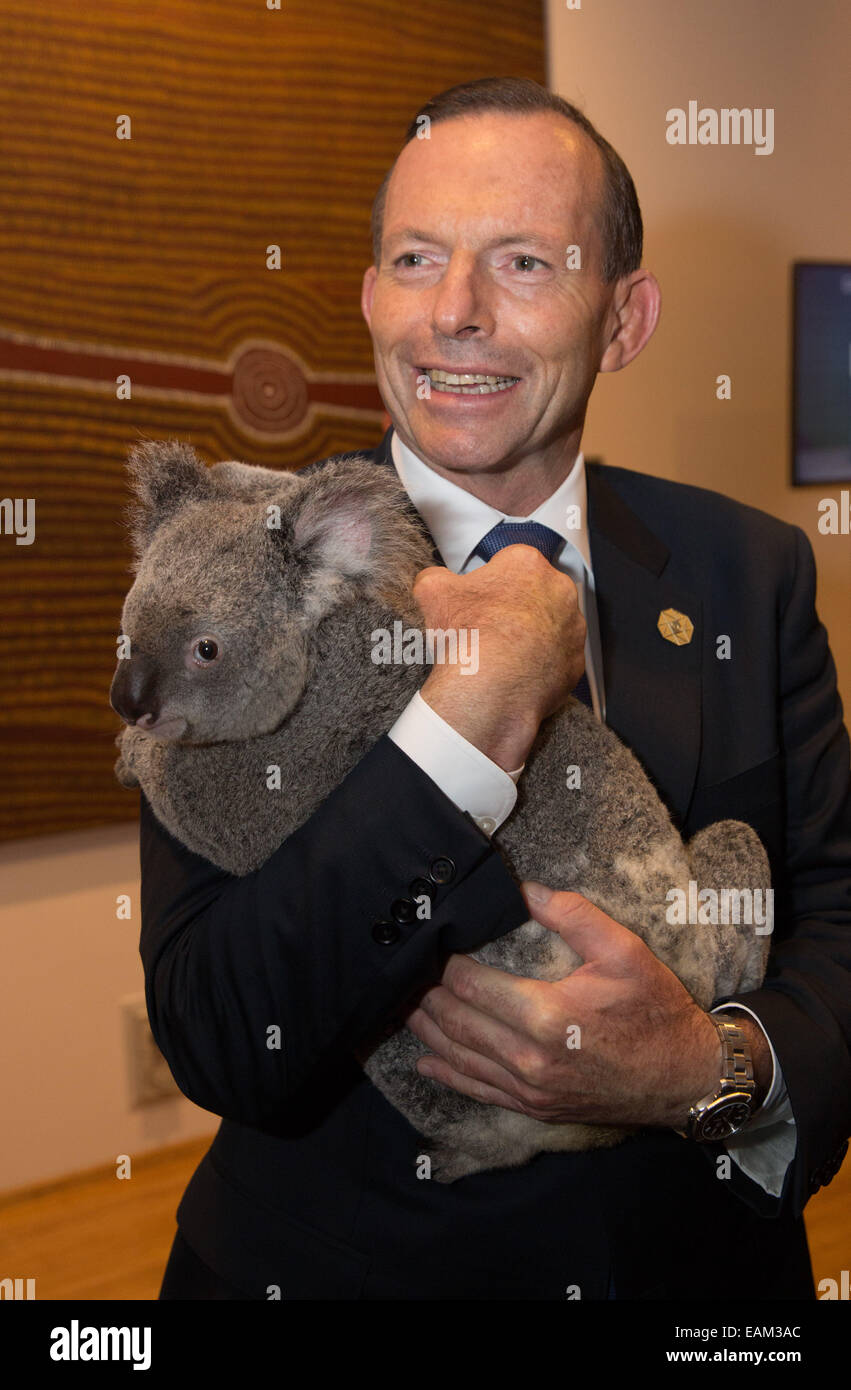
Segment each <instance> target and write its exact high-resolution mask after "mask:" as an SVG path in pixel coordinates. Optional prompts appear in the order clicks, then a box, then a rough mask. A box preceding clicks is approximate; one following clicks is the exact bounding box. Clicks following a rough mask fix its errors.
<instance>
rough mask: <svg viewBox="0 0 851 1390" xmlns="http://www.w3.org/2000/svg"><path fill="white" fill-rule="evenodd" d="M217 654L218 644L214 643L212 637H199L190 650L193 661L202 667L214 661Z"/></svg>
mask: <svg viewBox="0 0 851 1390" xmlns="http://www.w3.org/2000/svg"><path fill="white" fill-rule="evenodd" d="M218 654H219V644H218V642H214V641H213V639H212V637H199V638H198V641H197V642H196V643H195V646H194V647H193V648H192V655H193V656H194V658H195V660H196V661H198V662H200V663H201V664H202V665H206V664H207V663H209V662H210V661H215V660H216V657H217V656H218Z"/></svg>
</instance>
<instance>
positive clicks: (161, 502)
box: [127, 439, 214, 558]
mask: <svg viewBox="0 0 851 1390" xmlns="http://www.w3.org/2000/svg"><path fill="white" fill-rule="evenodd" d="M127 471H128V473H129V475H130V486H131V489H132V491H133V493H134V494H135V496H136V502H135V504H134V505H133V506H131V507H129V508H128V511H127V519H128V522H129V525H130V538H131V541H132V544H133V550H134V552H135V554H136V556H137V558H138V557H140V556H142V555H143V554H144V552H145V551H146V550H147V548H148V546H149V545H150V543H151V541H152V539H153V536H154V532H155V531H156V529H157V527H158V526H161V525H162V523H163V522H164V521H167V520H168V519H169V518H170V517H172V516H174V514H175V512H177V511H178V510H179V508H180V507H182V506H183V505H184V504H185V503H186V502H189V501H195V500H201V499H204V498H208V497H211V496H213V494H214V484H213V482H212V481H211V479H210V470H209V469H208V468H207V467H206V465H205V464H204V463H202V461H201V459H199V457H198V455H197V454H196V452H195V450H194V449H193V448H192V445H191V444H184V443H181V441H180V440H177V439H169V440H157V439H151V440H147V441H146V442H145V443H144V444H135V445H134V446H133V448H132V449H131V450H130V452H129V454H128V456H127Z"/></svg>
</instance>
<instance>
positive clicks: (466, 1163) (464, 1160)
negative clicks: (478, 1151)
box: [426, 1144, 493, 1183]
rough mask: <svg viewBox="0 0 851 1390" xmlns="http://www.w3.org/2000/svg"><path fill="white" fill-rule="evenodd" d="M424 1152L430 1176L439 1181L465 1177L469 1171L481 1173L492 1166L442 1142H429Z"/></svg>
mask: <svg viewBox="0 0 851 1390" xmlns="http://www.w3.org/2000/svg"><path fill="white" fill-rule="evenodd" d="M426 1153H427V1154H428V1158H429V1160H430V1162H431V1176H432V1178H433V1179H434V1181H435V1182H439V1183H451V1182H457V1181H458V1179H459V1178H467V1177H469V1176H470V1174H471V1173H481V1172H484V1171H485V1170H486V1169H488V1168H489V1167H492V1166H493V1165H492V1164H489V1163H487V1162H485V1161H484V1160H483V1159H481V1158H476V1157H474V1156H473V1155H472V1154H467V1153H463V1152H462V1150H461V1149H450V1148H449V1147H447V1146H445V1145H443V1144H430V1145H429V1148H428V1149H427V1150H426Z"/></svg>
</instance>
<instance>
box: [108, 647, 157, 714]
mask: <svg viewBox="0 0 851 1390" xmlns="http://www.w3.org/2000/svg"><path fill="white" fill-rule="evenodd" d="M109 703H110V704H111V705H112V708H113V709H114V710H115V713H116V714H118V715H120V716H121V718H122V719H123V720H124V722H125V724H135V723H136V721H137V720H139V719H142V718H143V717H144V715H146V714H147V715H150V719H149V720H148V723H151V724H152V723H154V721H155V720H157V719H158V718H159V715H160V702H159V696H158V694H157V691H156V670H155V668H154V665H153V662H151V661H150V660H149V659H148V658H147V657H145V656H143V655H141V654H140V653H136V654H134V655H133V656H131V657H129V658H126V659H125V660H123V661H119V663H118V667H117V669H116V672H115V675H114V676H113V678H112V685H111V686H110V688H109Z"/></svg>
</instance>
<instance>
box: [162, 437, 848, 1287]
mask: <svg viewBox="0 0 851 1390" xmlns="http://www.w3.org/2000/svg"><path fill="white" fill-rule="evenodd" d="M390 436H391V431H389V430H388V432H387V434H386V435H385V438H384V440H383V441H382V444H381V445H380V447H379V449H378V450H376V452H375V461H376V464H377V466H385V467H392V461H391V460H390V453H389V447H390ZM587 477H588V512H589V527H590V538H591V551H592V560H593V566H594V574H595V581H596V587H597V598H598V606H599V615H600V625H601V636H602V649H603V664H604V676H605V688H606V698H607V722H608V723H609V724H610V725H611V727H612V728H613V729H614V730H615V731H616V732H617V733H618V734H619V735H620V737H621V738H622V739H623V740H624V741H625V742H626V743H627V744H629V745H630V746H631V747H632V748H633V749H634V750H635V752H636V753H637V754H638V756H639V757H640V758H641V760H642V762H643V764H644V766H645V767H646V769H647V770H648V772H649V773H650V775H651V777H652V778H653V779H654V781H655V783H656V785H657V786H658V788H659V790H660V792H661V794H662V796H663V798H664V799H665V801H666V803H667V804H668V806H669V807H670V809H671V812H672V814H673V816H674V819H675V821H676V823H677V825H678V826H679V827H680V828H681V830H682V832H683V834H684V835H686V836H689V835H691V834H692V833H694V832H695V831H696V830H698V829H699V828H700V827H701V826H703V825H706V824H707V823H709V822H711V821H713V820H717V819H719V818H722V817H735V818H738V819H741V820H746V821H748V822H750V824H751V825H753V826H754V827H755V829H756V830H757V831H758V832H759V834H760V835H761V837H762V839H763V842H764V844H765V845H766V847H767V849H768V852H769V855H770V858H771V861H772V867H773V873H774V885H775V935H774V939H773V942H772V954H771V965H770V972H769V975H768V978H767V979H766V981H765V984H764V985H763V987H762V988H761V989H759V990H757V991H755V992H754V993H752V994H750V995H748V996H746V997H745V999H746V1002H747V1003H749V1004H750V1005H751V1006H752V1007H753V1009H754V1010H755V1012H756V1013H757V1015H758V1017H759V1018H760V1019H761V1020H762V1021H763V1023H764V1025H765V1027H766V1029H767V1031H768V1033H769V1036H770V1037H771V1039H772V1042H773V1044H774V1047H775V1049H776V1052H777V1055H778V1057H779V1060H780V1064H781V1066H782V1068H783V1073H784V1076H785V1079H786V1083H787V1086H788V1091H789V1096H790V1099H791V1104H792V1109H793V1111H794V1115H795V1119H796V1122H797V1152H796V1156H795V1160H794V1162H793V1164H792V1165H791V1167H790V1170H789V1172H788V1174H787V1180H786V1184H785V1188H784V1191H783V1193H782V1197H781V1199H780V1200H775V1199H774V1198H771V1197H769V1196H767V1195H766V1193H765V1192H764V1191H763V1190H762V1188H761V1187H759V1186H758V1185H757V1184H755V1183H753V1182H752V1181H751V1180H750V1179H748V1178H746V1177H745V1176H744V1175H743V1174H742V1173H741V1171H740V1170H739V1169H738V1168H737V1167H736V1165H735V1164H733V1165H732V1175H731V1176H730V1177H729V1179H723V1178H719V1177H718V1176H717V1175H716V1174H717V1170H716V1165H715V1158H716V1152H722V1150H720V1149H718V1150H717V1151H713V1150H712V1149H710V1148H708V1147H706V1146H697V1145H693V1144H690V1143H689V1142H687V1141H686V1140H684V1139H682V1138H680V1137H679V1136H677V1135H676V1134H674V1133H673V1132H669V1131H663V1130H658V1129H657V1130H650V1129H648V1130H645V1131H642V1133H641V1134H640V1135H638V1136H636V1137H635V1138H633V1139H631V1140H630V1141H628V1142H626V1143H623V1144H622V1145H620V1146H619V1147H617V1148H614V1149H610V1150H598V1151H596V1152H593V1153H590V1154H543V1155H540V1156H538V1157H537V1158H535V1159H534V1160H533V1161H532V1162H531V1163H530V1164H528V1165H527V1166H525V1167H523V1168H518V1169H509V1170H502V1171H495V1172H488V1173H482V1174H476V1175H474V1176H472V1177H468V1178H465V1179H462V1180H461V1181H459V1182H457V1183H455V1184H453V1185H450V1186H441V1185H440V1184H439V1183H437V1182H433V1181H428V1180H423V1179H419V1178H418V1177H417V1165H416V1158H417V1155H418V1154H419V1153H420V1152H421V1150H422V1148H423V1147H425V1146H424V1144H423V1141H422V1140H421V1139H420V1137H419V1136H418V1135H417V1133H416V1132H415V1131H414V1130H413V1129H412V1128H411V1126H410V1125H409V1124H408V1123H407V1121H406V1120H404V1119H403V1118H402V1116H401V1115H399V1114H398V1113H397V1112H396V1111H395V1110H394V1109H393V1107H392V1106H390V1105H389V1104H388V1102H387V1101H386V1100H385V1099H384V1097H383V1096H382V1095H381V1094H380V1093H379V1091H378V1090H376V1089H375V1087H373V1086H372V1085H371V1083H370V1082H369V1081H368V1080H366V1078H365V1077H364V1076H363V1074H362V1072H361V1071H360V1069H359V1068H358V1066H357V1064H356V1063H355V1062H354V1061H353V1059H352V1049H353V1048H354V1047H355V1046H356V1045H357V1043H358V1042H359V1041H360V1040H361V1039H363V1038H364V1036H366V1035H367V1034H369V1033H370V1032H372V1031H373V1030H374V1029H375V1028H376V1026H380V1024H381V1023H382V1021H383V1020H384V1019H386V1017H387V1016H388V1015H389V1014H390V1013H391V1012H392V1011H393V1010H394V1009H396V1008H397V1007H398V1006H399V1005H400V1004H401V1003H402V1002H403V1001H404V1000H406V999H408V998H409V997H410V995H411V994H412V993H413V992H414V991H415V990H416V989H417V988H418V987H420V986H421V985H423V984H424V983H426V982H428V981H432V980H436V979H437V978H438V976H439V973H440V970H441V963H442V961H443V960H444V959H445V956H446V954H447V953H448V952H450V951H462V952H463V951H468V950H472V949H473V948H474V947H475V946H476V945H479V944H481V943H482V942H483V941H484V940H490V939H493V938H495V937H497V936H500V935H502V934H503V933H504V932H507V931H509V930H510V929H512V928H513V927H515V926H518V925H519V924H520V923H521V922H523V921H525V920H526V916H527V913H526V910H525V907H524V904H523V900H522V898H521V896H520V894H519V892H518V889H517V887H516V885H515V884H514V882H513V880H512V879H511V877H510V876H509V874H508V872H507V870H506V868H505V866H504V865H503V863H502V860H501V859H500V856H499V853H498V851H497V850H496V849H495V848H493V847H492V846H491V844H490V843H489V841H488V840H487V839H486V838H485V836H484V835H482V833H481V832H480V831H479V829H478V827H477V826H476V825H475V824H474V823H473V821H472V820H471V819H470V818H469V817H468V816H466V815H464V814H462V813H461V812H460V811H458V810H457V808H456V807H455V806H454V805H453V804H452V803H451V802H450V801H449V800H448V799H447V798H446V797H445V796H444V794H443V793H442V792H441V791H440V790H439V789H438V788H437V787H436V786H435V784H434V783H433V782H431V780H430V779H429V778H428V777H427V776H426V775H425V774H424V773H423V772H422V771H421V770H420V769H419V768H418V767H417V766H416V765H415V764H414V763H413V762H412V761H411V760H410V759H409V758H408V757H407V756H406V755H405V754H404V753H402V752H401V751H400V750H399V749H398V748H396V746H395V745H394V744H393V743H391V741H390V740H389V739H388V738H386V737H383V738H381V739H379V740H378V742H377V743H376V744H375V746H374V747H373V748H372V749H371V751H370V752H369V753H368V754H367V756H366V757H365V758H363V760H362V761H361V762H360V763H359V764H358V766H357V767H356V768H355V769H354V770H353V771H352V772H351V773H350V774H349V776H348V777H347V778H346V780H345V781H344V782H343V783H342V785H341V786H340V787H339V788H338V789H337V790H336V791H335V792H334V793H333V794H332V795H331V796H330V797H329V798H328V799H327V801H326V802H325V803H324V804H323V805H322V807H321V808H320V809H319V811H317V812H316V813H315V815H314V816H312V817H311V819H310V820H309V821H308V822H307V823H306V824H305V825H304V826H303V827H302V829H301V830H300V831H299V832H298V833H297V834H296V835H294V836H293V837H292V838H291V839H290V840H288V841H287V842H286V843H285V844H284V845H282V846H281V848H280V849H279V850H278V851H276V853H275V854H273V855H272V856H271V858H270V859H269V860H268V861H267V863H266V864H265V865H264V866H263V867H262V868H261V869H260V870H258V871H257V872H256V873H255V874H252V875H250V876H249V877H247V878H244V879H236V878H233V877H231V876H229V875H227V874H225V873H223V872H221V871H220V870H218V869H216V868H214V867H213V866H212V865H210V864H208V863H207V862H206V861H205V860H203V859H201V858H199V857H198V856H197V855H194V854H192V853H191V852H190V851H189V850H187V849H184V848H183V847H182V846H181V845H180V844H178V843H177V841H176V840H174V839H173V838H172V837H171V836H170V835H169V834H168V833H167V832H166V831H165V830H163V829H162V828H161V827H160V826H159V825H158V823H157V822H156V821H155V819H154V817H153V815H152V813H151V811H150V808H149V807H148V805H147V803H146V802H145V801H144V799H143V801H142V812H141V862H142V935H141V947H140V949H141V954H142V960H143V963H144V968H145V979H146V992H147V1000H148V1009H149V1014H150V1019H151V1025H152V1028H153V1032H154V1036H155V1038H156V1040H157V1042H158V1044H159V1046H160V1048H161V1049H162V1051H163V1053H164V1054H165V1056H166V1058H167V1059H168V1062H169V1065H170V1067H171V1069H172V1072H173V1073H174V1076H175V1079H176V1080H177V1083H178V1085H179V1086H180V1088H181V1090H182V1091H184V1092H185V1094H186V1095H187V1096H189V1097H190V1099H192V1100H193V1101H195V1102H196V1104H198V1105H200V1106H202V1107H204V1108H205V1109H208V1110H211V1111H213V1112H214V1113H216V1114H217V1115H221V1116H223V1117H224V1118H223V1120H222V1124H221V1127H220V1129H219V1131H218V1133H217V1135H216V1137H215V1139H214V1141H213V1144H212V1146H211V1148H210V1150H209V1152H208V1153H207V1155H206V1156H205V1157H204V1159H203V1160H202V1162H201V1164H200V1166H199V1168H198V1169H197V1171H196V1172H195V1174H194V1176H193V1178H192V1180H191V1182H190V1184H189V1187H188V1189H187V1191H186V1193H185V1195H184V1197H183V1199H182V1201H181V1203H180V1207H179V1209H178V1221H179V1225H180V1228H181V1230H182V1232H183V1235H184V1237H185V1238H186V1240H188V1242H189V1244H190V1245H191V1246H192V1247H193V1248H194V1249H195V1250H196V1251H197V1253H198V1254H199V1255H200V1256H201V1258H202V1259H203V1260H204V1261H206V1263H207V1264H208V1265H210V1266H211V1267H212V1268H213V1269H214V1270H215V1271H216V1272H217V1273H218V1274H219V1275H220V1276H221V1277H222V1278H224V1279H226V1280H228V1281H229V1282H230V1283H232V1284H234V1285H236V1286H237V1287H239V1288H241V1289H243V1290H244V1292H245V1295H246V1296H247V1297H255V1298H264V1297H266V1289H267V1286H268V1285H270V1284H274V1285H278V1286H279V1287H280V1289H281V1293H282V1296H283V1297H284V1298H296V1299H299V1298H321V1299H336V1298H340V1299H357V1298H363V1299H378V1298H404V1299H417V1300H419V1299H436V1298H444V1299H489V1298H496V1299H513V1298H519V1299H563V1298H565V1297H566V1291H567V1289H568V1288H569V1287H571V1286H575V1285H578V1286H579V1289H580V1292H581V1297H582V1298H585V1299H588V1298H591V1299H593V1298H604V1297H605V1296H606V1291H607V1289H608V1287H609V1279H610V1277H611V1276H612V1274H613V1275H614V1282H615V1287H616V1290H617V1295H618V1297H621V1298H657V1297H689V1298H709V1297H717V1296H718V1295H719V1292H720V1291H723V1293H724V1294H725V1295H726V1296H729V1297H757V1298H766V1299H768V1298H778V1297H779V1298H792V1297H812V1296H813V1285H812V1277H811V1274H810V1270H809V1261H808V1256H807V1249H806V1240H805V1236H804V1231H803V1222H802V1219H801V1212H802V1209H803V1207H804V1204H805V1203H806V1201H807V1199H808V1197H809V1196H810V1195H811V1194H812V1193H813V1192H815V1191H816V1190H817V1189H818V1187H819V1186H821V1185H822V1184H824V1183H827V1182H828V1181H829V1180H830V1178H831V1177H832V1176H833V1174H834V1173H835V1172H836V1170H837V1169H838V1167H839V1165H840V1163H841V1161H842V1157H843V1155H844V1153H845V1150H846V1148H847V1144H846V1142H845V1141H846V1136H847V1134H848V1132H849V1129H851V1125H850V1124H849V1117H850V1116H851V1059H849V1041H851V989H849V965H851V793H850V791H849V742H848V736H847V734H846V732H845V729H844V727H843V725H842V708H841V704H840V701H839V697H838V694H837V690H836V680H835V670H834V664H833V660H832V658H831V655H830V652H829V649H828V643H827V635H826V633H825V631H824V628H823V627H822V626H821V625H820V623H819V621H818V619H817V617H816V613H815V608H814V593H815V572H814V565H813V558H812V552H811V549H810V546H809V544H808V542H807V540H806V538H805V536H804V535H803V533H802V532H801V531H800V530H798V529H797V528H795V527H792V526H789V525H786V524H785V523H783V522H780V521H777V520H775V519H774V518H772V517H770V516H768V515H766V514H764V513H762V512H759V511H756V510H754V509H752V508H749V507H745V506H742V505H740V504H738V503H736V502H733V501H731V500H729V499H727V498H725V497H722V496H720V495H718V494H716V493H712V492H708V491H706V490H704V489H701V488H695V487H690V486H686V485H682V484H676V483H669V482H665V481H663V480H661V479H658V478H653V477H648V476H646V475H642V474H639V473H634V472H629V471H626V470H623V469H618V468H611V467H605V466H603V465H601V464H599V463H594V462H589V463H588V465H587ZM663 608H675V609H677V610H679V611H680V612H682V613H685V614H687V615H688V616H689V618H690V619H691V621H692V623H693V624H694V636H693V639H692V641H691V642H690V643H689V644H688V645H684V646H675V645H673V644H672V643H670V642H667V641H665V640H663V638H662V637H661V636H660V634H659V633H658V631H657V627H656V624H657V619H658V616H659V613H660V611H661V610H662V609H663ZM722 634H726V635H727V636H728V637H729V638H730V639H731V644H732V658H731V659H730V660H719V659H718V658H717V656H716V646H717V638H718V637H719V636H720V635H722ZM436 859H448V860H451V865H452V868H451V878H450V881H449V882H447V883H445V884H444V885H443V886H441V887H440V888H439V889H438V892H437V896H436V898H435V901H434V904H433V907H432V916H431V920H430V921H429V922H421V921H417V922H415V923H414V924H411V925H404V924H399V925H398V929H397V931H396V935H395V937H394V939H392V940H387V939H386V938H387V937H388V935H391V936H392V935H393V933H392V932H391V933H388V932H387V931H386V929H385V930H384V931H378V932H376V933H375V934H373V928H374V924H375V923H376V922H377V921H382V920H384V921H386V920H387V919H389V918H390V917H391V916H392V913H391V911H390V904H391V903H392V902H393V901H394V900H395V899H398V898H400V897H405V896H406V895H407V894H409V892H410V891H411V890H410V887H409V885H411V883H412V880H414V879H415V878H417V877H421V876H424V875H425V876H427V875H428V872H429V867H430V865H432V864H433V862H434V861H435V860H436ZM438 876H439V875H438ZM743 997H744V996H743ZM276 1023H277V1024H279V1025H280V1026H281V1029H282V1032H283V1047H282V1049H281V1050H280V1051H274V1050H273V1051H270V1050H268V1049H267V1047H266V1037H267V1033H266V1030H267V1028H268V1027H269V1026H270V1025H271V1024H276Z"/></svg>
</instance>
